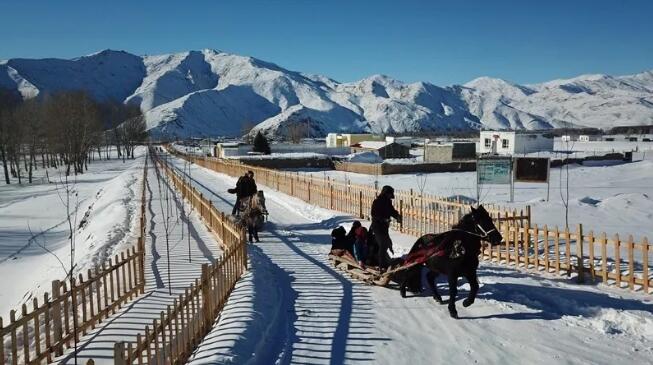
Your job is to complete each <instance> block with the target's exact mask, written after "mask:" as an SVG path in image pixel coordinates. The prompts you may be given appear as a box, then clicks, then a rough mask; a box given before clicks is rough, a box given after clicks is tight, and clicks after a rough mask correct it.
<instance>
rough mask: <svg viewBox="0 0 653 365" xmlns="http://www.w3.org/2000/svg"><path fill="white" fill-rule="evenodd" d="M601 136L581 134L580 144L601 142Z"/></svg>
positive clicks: (579, 137)
mask: <svg viewBox="0 0 653 365" xmlns="http://www.w3.org/2000/svg"><path fill="white" fill-rule="evenodd" d="M600 140H601V136H596V135H591V134H581V135H580V136H578V142H594V141H600Z"/></svg>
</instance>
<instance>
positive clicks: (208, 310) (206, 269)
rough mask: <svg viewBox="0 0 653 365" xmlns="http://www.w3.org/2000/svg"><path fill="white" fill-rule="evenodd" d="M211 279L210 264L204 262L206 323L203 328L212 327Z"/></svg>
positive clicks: (203, 292) (204, 309)
mask: <svg viewBox="0 0 653 365" xmlns="http://www.w3.org/2000/svg"><path fill="white" fill-rule="evenodd" d="M209 285H210V279H209V264H202V306H203V308H202V311H203V314H204V323H202V328H203V329H206V328H210V327H211V324H212V323H211V318H212V317H211V303H212V298H211V290H210V289H211V288H210V287H209Z"/></svg>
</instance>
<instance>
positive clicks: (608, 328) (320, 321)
mask: <svg viewBox="0 0 653 365" xmlns="http://www.w3.org/2000/svg"><path fill="white" fill-rule="evenodd" d="M172 161H173V162H175V163H176V164H177V166H178V167H179V168H181V167H182V166H183V165H184V162H183V161H182V160H179V159H172ZM192 177H193V179H195V181H194V183H195V185H196V187H197V188H198V189H200V190H201V191H202V192H203V194H204V196H206V197H210V199H211V200H212V201H213V203H214V205H216V206H217V207H218V208H219V209H220V210H228V209H230V207H231V204H232V203H233V200H234V196H233V195H231V194H225V191H226V189H227V188H230V187H232V186H233V185H234V184H235V179H234V178H232V177H229V176H226V175H222V174H218V173H215V172H212V171H210V170H208V169H204V168H202V167H199V166H196V165H193V167H192ZM260 188H262V190H264V192H265V196H266V198H267V202H266V203H267V207H268V210H269V211H270V221H269V222H268V223H266V226H265V228H264V231H263V232H261V235H260V236H261V243H257V244H254V245H251V246H250V257H251V266H250V267H251V272H250V273H248V274H247V275H245V276H244V278H243V280H241V282H240V283H239V284H238V285H237V288H236V290H235V291H234V292H233V294H232V297H231V298H230V300H229V303H228V304H227V306H226V307H225V309H224V311H223V313H222V314H221V317H220V318H219V319H218V321H217V323H216V326H215V327H214V329H213V330H212V332H211V334H210V335H209V336H208V337H207V338H206V339H205V341H204V342H203V343H202V344H201V345H200V347H199V349H198V351H196V353H195V356H194V358H193V362H194V363H198V364H205V363H215V362H219V363H248V364H269V363H278V364H287V363H310V364H320V363H346V364H350V363H351V364H354V363H370V362H371V363H375V364H376V363H378V364H397V363H417V364H421V363H433V362H436V363H437V362H443V361H447V362H451V363H472V362H474V363H510V364H512V363H520V364H521V363H529V364H549V363H551V362H552V361H553V362H554V363H559V362H565V363H592V364H608V363H612V362H617V361H623V360H624V359H629V360H632V361H633V362H636V363H649V362H650V358H651V356H653V340H652V339H651V337H650V328H651V323H653V303H652V302H651V298H650V296H646V295H643V294H638V293H630V292H625V291H622V290H619V289H616V288H609V287H605V286H602V285H599V286H591V285H586V286H579V285H574V284H572V283H571V282H570V281H568V280H567V279H565V278H560V277H557V276H549V275H531V274H526V273H522V272H519V271H516V270H514V269H512V268H510V267H501V266H496V265H493V264H490V263H487V262H483V263H482V264H481V268H480V270H479V276H480V281H481V289H480V292H479V296H478V298H477V301H476V303H475V304H474V305H473V306H471V307H468V308H463V307H462V306H460V305H459V308H458V309H459V314H460V315H461V317H463V319H461V320H458V321H456V320H452V319H450V318H449V316H448V313H447V310H446V306H440V305H437V304H436V303H435V302H434V301H433V300H432V299H430V298H429V296H430V293H428V292H426V293H424V294H420V295H416V296H413V297H410V298H407V299H403V298H401V297H400V296H399V293H398V291H396V290H393V289H391V288H381V287H371V286H367V285H364V284H362V283H360V282H358V281H355V280H350V279H349V278H348V277H347V276H346V274H344V273H341V272H339V271H336V270H334V269H333V268H332V267H331V266H330V264H329V262H328V260H327V254H328V252H329V249H330V238H329V234H330V231H331V229H333V228H335V227H336V226H337V225H341V224H342V225H344V226H345V227H346V228H349V226H350V224H351V222H352V218H351V217H349V216H346V215H343V214H342V213H338V212H334V211H329V210H326V209H322V208H318V207H315V206H311V205H308V204H306V203H304V202H302V201H300V200H298V199H295V198H292V197H288V196H286V195H284V194H281V193H278V192H275V191H274V190H271V189H269V188H267V187H260ZM364 224H369V222H365V223H364ZM391 235H392V238H393V241H394V242H395V247H396V251H397V254H403V253H405V252H407V251H408V250H409V249H410V247H411V246H412V243H413V242H414V240H415V238H414V237H410V236H406V235H402V234H399V233H397V232H392V234H391ZM440 280H442V278H440ZM440 285H441V284H440ZM460 286H461V288H460V289H461V290H460V298H459V299H461V298H462V297H463V296H464V295H466V293H467V291H468V290H469V287H468V285H467V284H463V281H461V284H460ZM441 293H444V294H445V297H446V291H442V292H441ZM279 318H282V320H279ZM243 360H246V361H243Z"/></svg>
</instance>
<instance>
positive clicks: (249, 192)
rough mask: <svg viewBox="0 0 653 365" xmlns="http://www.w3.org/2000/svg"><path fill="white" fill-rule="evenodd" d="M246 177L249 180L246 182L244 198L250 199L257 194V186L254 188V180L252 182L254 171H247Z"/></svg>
mask: <svg viewBox="0 0 653 365" xmlns="http://www.w3.org/2000/svg"><path fill="white" fill-rule="evenodd" d="M247 176H248V177H249V179H248V180H247V188H246V190H247V195H246V196H248V197H250V196H254V195H256V193H258V186H256V180H254V171H252V170H249V171H247Z"/></svg>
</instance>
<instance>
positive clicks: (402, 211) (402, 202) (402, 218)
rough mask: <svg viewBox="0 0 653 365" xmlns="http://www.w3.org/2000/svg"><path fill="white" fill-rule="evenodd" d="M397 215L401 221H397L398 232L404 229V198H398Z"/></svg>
mask: <svg viewBox="0 0 653 365" xmlns="http://www.w3.org/2000/svg"><path fill="white" fill-rule="evenodd" d="M399 216H400V217H401V223H399V232H403V231H404V218H405V217H404V200H403V199H399Z"/></svg>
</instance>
